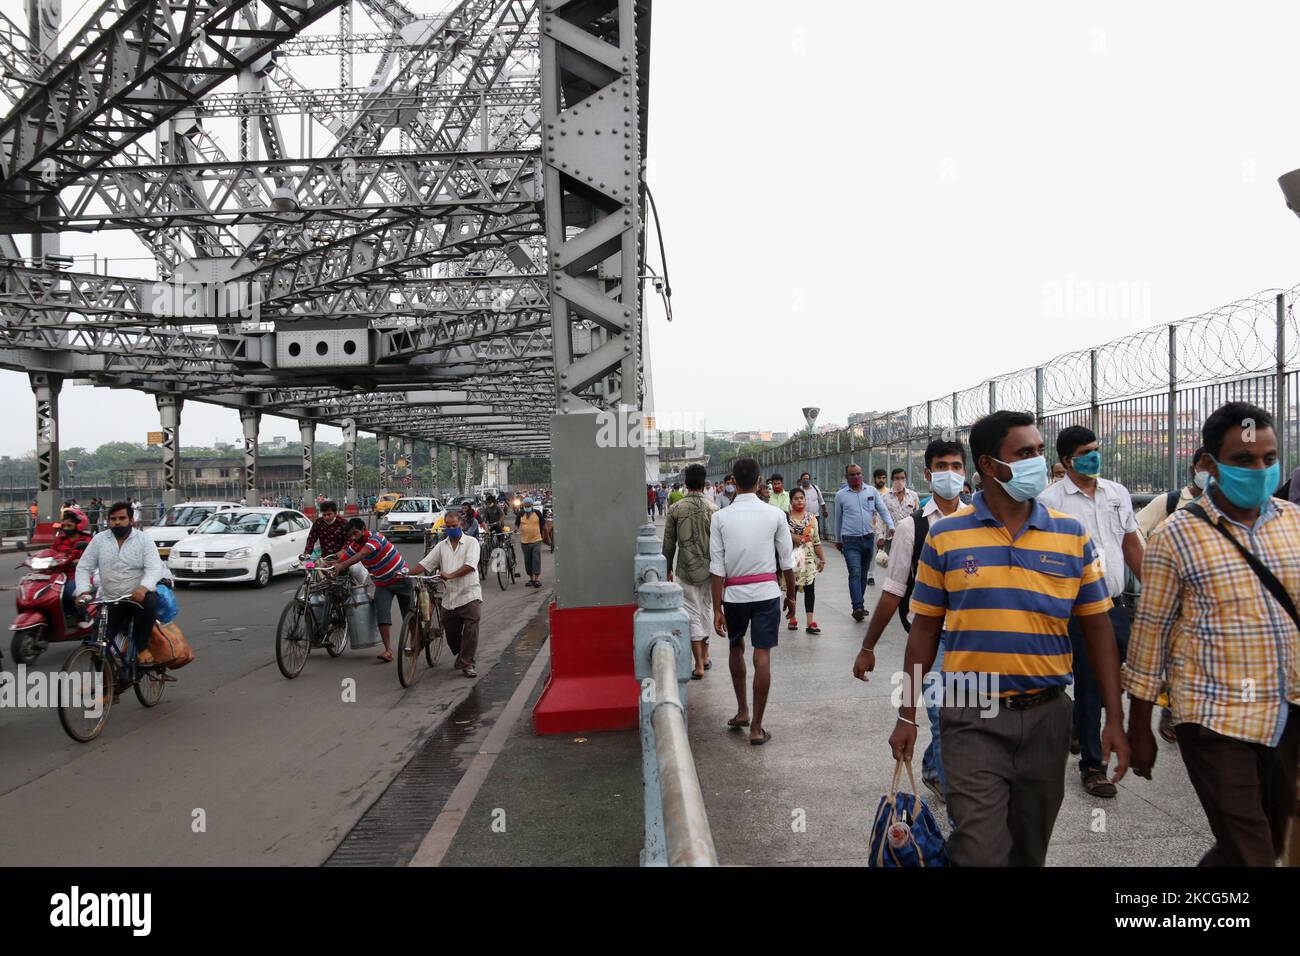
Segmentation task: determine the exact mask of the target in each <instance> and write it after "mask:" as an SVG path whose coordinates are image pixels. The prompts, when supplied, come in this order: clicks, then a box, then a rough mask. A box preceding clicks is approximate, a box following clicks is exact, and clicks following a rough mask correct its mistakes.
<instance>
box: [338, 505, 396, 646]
mask: <svg viewBox="0 0 1300 956" xmlns="http://www.w3.org/2000/svg"><path fill="white" fill-rule="evenodd" d="M358 563H360V564H361V565H362V566H363V567H364V568H365V569H366V570H367V571H369V572H370V579H371V580H372V581H374V582H375V620H376V621H377V622H378V624H379V636H380V637H382V638H383V639H384V652H383V653H382V654H380V655H379V659H380V660H381V661H391V660H392V659H393V652H392V645H391V644H390V643H389V640H388V635H389V631H390V630H391V629H392V626H393V598H394V597H396V598H397V606H398V608H399V609H400V610H401V612H402V617H405V616H406V613H407V612H408V611H410V610H411V581H410V579H409V578H408V577H407V574H409V573H410V572H409V571H408V570H407V567H406V562H405V561H403V560H402V555H401V553H400V552H399V551H398V550H397V548H395V547H393V545H392V542H390V541H389V540H388V539H387V538H385V537H384V536H383V535H382V534H372V533H371V531H370V529H369V528H367V527H366V522H365V519H364V518H352V519H351V520H350V521H348V545H347V546H346V547H345V548H344V549H343V550H342V551H340V552H339V553H338V562H337V563H336V564H335V565H334V568H335V570H336V571H346V570H347V569H348V568H350V567H351V566H352V565H354V564H358Z"/></svg>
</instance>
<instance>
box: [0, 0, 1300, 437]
mask: <svg viewBox="0 0 1300 956" xmlns="http://www.w3.org/2000/svg"><path fill="white" fill-rule="evenodd" d="M415 6H416V8H417V9H422V10H423V9H434V8H436V7H437V4H419V3H417V4H415ZM20 7H21V4H20V2H19V0H0V8H3V9H4V10H5V12H6V13H9V14H10V15H11V16H12V15H14V13H15V11H16V10H18V9H20ZM741 10H743V11H744V15H743V16H742V15H741V13H740V11H741ZM1297 35H1300V4H1294V3H1252V4H1249V5H1243V4H1231V5H1230V4H1225V3H1222V2H1219V3H1191V2H1185V0H1183V2H1178V3H1174V2H1144V3H1142V4H1133V3H1096V2H1094V3H1090V4H1087V5H1086V6H1085V5H1081V4H1080V5H1069V6H1067V5H1064V4H1048V3H1042V2H1017V3H1012V2H991V3H981V4H973V3H969V2H936V3H927V4H895V3H881V2H863V0H855V2H844V3H832V2H829V0H815V2H813V0H809V2H805V3H801V4H793V3H790V2H783V3H774V2H760V0H749V2H746V3H745V4H743V6H742V5H740V4H737V3H724V2H717V0H709V2H687V0H658V2H657V3H656V4H655V9H654V37H653V53H652V79H651V107H650V115H651V126H650V136H649V158H650V171H649V181H650V184H651V187H652V188H653V190H654V193H655V198H656V200H657V202H658V205H659V210H660V212H661V214H662V216H663V229H664V237H665V240H666V243H667V247H668V266H669V269H670V275H671V279H672V287H673V293H674V295H673V308H674V319H675V321H674V322H673V323H672V324H671V325H668V324H667V323H665V321H664V320H663V314H662V310H661V309H660V307H659V306H658V304H657V303H655V302H651V304H650V307H649V310H648V314H649V316H650V322H651V332H650V339H651V349H652V364H653V378H654V388H655V404H656V409H657V411H658V413H659V416H660V418H661V419H662V418H663V417H664V416H665V415H666V414H669V413H676V414H678V415H680V416H682V417H683V418H689V419H693V420H696V421H698V420H699V419H705V420H707V422H708V425H709V427H710V428H746V429H749V428H772V429H777V430H789V429H792V428H794V427H797V426H798V425H799V424H800V422H801V416H800V414H799V408H800V406H802V405H805V404H811V405H818V406H820V407H821V409H822V413H821V419H820V420H821V421H823V422H827V421H830V422H839V423H843V422H844V420H845V418H846V417H847V416H848V414H849V413H851V412H854V411H863V410H867V409H892V408H899V407H903V406H906V405H908V404H914V403H921V402H924V401H925V400H926V399H928V398H935V397H938V396H941V395H944V394H948V393H950V392H952V391H953V390H954V389H961V388H965V387H968V386H971V385H974V384H976V383H978V382H980V381H982V380H983V379H984V378H986V377H987V376H989V375H991V374H996V373H998V372H1003V371H1008V370H1011V369H1015V368H1020V367H1023V366H1026V365H1031V364H1034V363H1035V362H1038V361H1042V360H1044V359H1046V358H1050V357H1051V356H1053V355H1055V354H1057V353H1060V352H1062V351H1066V350H1069V349H1074V348H1079V347H1083V346H1087V345H1091V344H1095V343H1099V342H1101V341H1104V340H1105V339H1108V338H1113V337H1115V336H1118V335H1122V334H1124V333H1125V332H1129V331H1132V330H1134V329H1138V328H1141V327H1144V326H1147V325H1151V324H1153V323H1158V322H1165V321H1170V320H1173V319H1177V318H1182V317H1185V316H1188V315H1193V314H1196V313H1199V312H1203V311H1207V310H1209V309H1211V308H1214V307H1216V306H1219V305H1222V304H1224V303H1226V302H1229V301H1232V300H1234V299H1238V298H1241V297H1243V296H1247V295H1250V294H1252V293H1255V292H1257V291H1259V290H1262V289H1267V288H1272V287H1289V286H1291V285H1292V284H1295V283H1296V282H1298V281H1300V222H1298V221H1297V220H1296V218H1295V217H1294V216H1293V215H1292V214H1291V213H1290V212H1289V211H1288V210H1287V209H1286V207H1285V205H1284V204H1283V201H1282V197H1281V193H1280V191H1279V189H1278V187H1277V183H1276V179H1277V176H1278V175H1279V174H1281V173H1283V172H1286V171H1287V170H1290V169H1292V168H1295V167H1297V166H1300V125H1298V124H1297V123H1296V122H1295V121H1294V116H1293V114H1292V108H1293V104H1294V102H1295V94H1296V89H1297V83H1298V82H1300V81H1297V79H1296V75H1295V70H1294V66H1293V63H1294V45H1295V38H1296V36H1297ZM117 235H118V236H119V237H120V234H117ZM117 241H120V239H115V238H114V237H113V236H112V235H110V236H107V237H103V238H101V237H91V238H89V239H80V240H79V241H78V242H79V244H78V245H77V250H78V251H83V250H88V249H95V248H100V249H102V250H105V251H107V250H111V249H113V248H114V243H115V242H117ZM96 244H98V246H96ZM651 262H652V264H653V265H654V266H655V267H656V268H658V266H659V263H658V252H657V247H656V248H655V251H653V252H652V253H651ZM1068 289H1074V290H1076V292H1077V291H1078V290H1087V289H1092V290H1096V291H1105V290H1110V291H1112V292H1116V291H1125V292H1127V293H1129V294H1127V295H1123V296H1120V295H1115V296H1112V299H1113V301H1112V302H1111V307H1110V308H1108V309H1104V310H1100V311H1097V312H1095V314H1076V315H1073V316H1067V317H1066V318H1064V319H1062V318H1060V317H1059V315H1056V314H1054V313H1057V312H1059V309H1058V308H1057V304H1058V303H1059V302H1060V296H1061V295H1062V294H1063V293H1065V292H1066V290H1068ZM922 354H924V355H925V356H926V359H925V360H924V361H922V359H921V355H922ZM0 399H3V401H4V407H5V408H6V409H7V410H8V412H9V413H10V414H9V420H10V422H11V425H12V426H13V427H11V428H10V429H8V430H7V431H5V432H4V433H3V435H2V436H0V453H2V454H11V455H18V454H24V453H26V452H28V451H30V450H31V449H32V448H33V446H34V438H33V432H34V424H33V417H34V408H33V400H32V394H31V391H30V388H29V387H28V384H27V381H26V376H25V375H23V374H21V373H18V372H2V373H0ZM61 413H62V414H61V425H62V443H63V444H64V445H65V446H72V445H91V446H93V445H97V444H99V443H100V442H102V441H108V440H116V439H127V440H138V441H143V440H144V437H145V433H146V432H148V431H150V430H153V429H156V428H157V427H158V425H157V420H158V419H157V412H156V410H155V408H154V406H153V402H152V399H150V398H147V397H144V396H141V395H135V394H130V393H121V392H111V393H110V392H107V391H106V390H102V389H90V388H78V387H68V388H66V389H65V391H64V395H63V401H62V409H61ZM262 434H263V436H264V437H265V438H267V439H269V438H270V437H272V436H274V435H277V434H283V435H289V436H290V437H296V434H297V431H296V425H295V424H294V423H292V422H288V421H284V420H279V419H267V420H265V421H264V424H263V430H262ZM238 435H239V420H238V416H237V414H236V413H235V412H234V411H232V410H227V409H219V408H214V407H211V406H203V405H199V404H191V405H189V406H187V407H186V410H185V418H184V424H183V428H182V440H183V442H184V443H186V444H191V443H208V442H211V441H212V440H213V439H214V438H215V439H221V440H234V439H235V438H236V437H237V436H238ZM320 437H321V438H322V439H325V440H329V441H337V440H338V437H339V436H338V433H337V430H334V429H328V430H327V429H322V430H321V432H320Z"/></svg>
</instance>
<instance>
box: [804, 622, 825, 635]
mask: <svg viewBox="0 0 1300 956" xmlns="http://www.w3.org/2000/svg"><path fill="white" fill-rule="evenodd" d="M804 630H805V631H807V632H808V633H809V634H820V633H821V632H822V629H821V628H820V627H818V626H817V623H816V622H815V621H809V622H808V626H807V627H805V628H804Z"/></svg>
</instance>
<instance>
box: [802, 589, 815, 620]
mask: <svg viewBox="0 0 1300 956" xmlns="http://www.w3.org/2000/svg"><path fill="white" fill-rule="evenodd" d="M815 585H816V582H815V581H809V582H808V583H807V584H805V585H804V586H803V610H804V613H805V614H812V612H813V605H814V604H816V603H817V598H816V595H814V594H813V588H814V587H815Z"/></svg>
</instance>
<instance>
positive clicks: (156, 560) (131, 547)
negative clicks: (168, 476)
mask: <svg viewBox="0 0 1300 956" xmlns="http://www.w3.org/2000/svg"><path fill="white" fill-rule="evenodd" d="M138 517H139V515H138V514H137V513H136V512H135V511H134V510H133V509H132V507H131V506H130V505H129V504H127V503H126V502H125V501H118V502H116V503H114V504H112V505H110V506H109V509H108V530H107V531H101V532H99V534H97V535H95V536H94V537H93V538H91V539H90V544H88V545H87V546H86V550H85V551H84V552H83V553H82V555H81V560H80V561H78V562H77V600H78V602H79V603H81V604H83V605H84V604H85V603H86V602H88V601H89V600H90V599H91V597H92V595H93V593H94V588H93V587H92V583H91V582H92V579H93V580H94V583H95V584H97V585H98V586H99V593H100V595H101V596H102V597H103V598H104V599H105V600H108V601H116V600H117V599H118V598H123V597H129V598H130V599H131V600H132V601H134V602H135V603H136V604H137V605H139V606H138V607H134V608H133V607H131V606H130V605H127V604H115V605H113V606H111V607H109V608H108V633H109V635H110V636H111V637H116V636H117V635H118V634H121V633H122V631H124V630H125V629H126V627H127V625H128V624H129V625H130V627H131V646H132V647H134V648H135V652H136V661H137V662H138V663H140V664H152V663H153V655H152V654H151V653H150V652H149V638H150V637H152V636H153V626H154V622H155V620H156V619H157V617H158V590H157V589H158V582H159V581H161V580H162V579H163V578H164V577H166V576H167V568H166V566H165V565H164V564H163V563H162V558H160V557H159V556H158V546H157V545H156V544H154V542H153V539H152V538H150V537H149V536H148V535H147V534H145V533H144V532H143V531H140V530H139V529H138V528H132V527H131V525H132V523H133V522H134V521H135V519H136V518H138Z"/></svg>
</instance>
